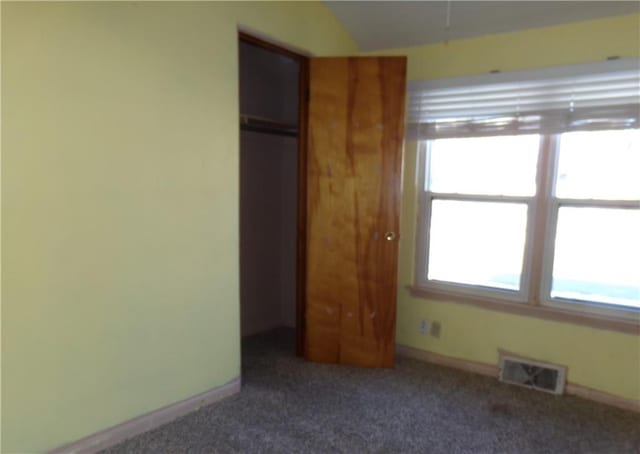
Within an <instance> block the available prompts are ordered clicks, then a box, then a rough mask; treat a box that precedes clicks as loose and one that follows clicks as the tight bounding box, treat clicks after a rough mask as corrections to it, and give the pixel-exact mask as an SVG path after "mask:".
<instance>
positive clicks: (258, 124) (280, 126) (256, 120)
mask: <svg viewBox="0 0 640 454" xmlns="http://www.w3.org/2000/svg"><path fill="white" fill-rule="evenodd" d="M240 129H242V130H244V131H256V132H263V133H266V134H276V135H281V136H289V137H298V128H297V126H296V125H292V124H287V123H280V122H277V121H273V120H268V119H266V118H260V117H254V116H251V115H240Z"/></svg>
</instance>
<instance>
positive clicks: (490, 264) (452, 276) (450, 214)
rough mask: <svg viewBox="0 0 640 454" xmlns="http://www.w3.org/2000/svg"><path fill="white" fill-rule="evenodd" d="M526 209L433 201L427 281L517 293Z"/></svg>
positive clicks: (487, 203) (515, 205)
mask: <svg viewBox="0 0 640 454" xmlns="http://www.w3.org/2000/svg"><path fill="white" fill-rule="evenodd" d="M526 227H527V205H525V204H521V203H497V202H461V201H451V200H434V201H433V203H432V210H431V229H430V234H429V272H428V279H430V280H439V281H448V282H456V283H461V284H471V285H480V286H485V287H496V288H500V289H509V290H519V288H520V275H521V273H522V258H523V254H524V244H525V234H526Z"/></svg>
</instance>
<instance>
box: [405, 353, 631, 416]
mask: <svg viewBox="0 0 640 454" xmlns="http://www.w3.org/2000/svg"><path fill="white" fill-rule="evenodd" d="M396 353H397V354H398V355H399V356H405V357H408V358H413V359H417V360H420V361H425V362H428V363H433V364H439V365H441V366H446V367H451V368H453V369H460V370H464V371H466V372H473V373H476V374H480V375H486V376H489V377H495V378H497V377H498V372H499V371H498V366H497V365H493V364H486V363H479V362H475V361H468V360H466V359H460V358H453V357H451V356H445V355H440V354H438V353H433V352H429V351H426V350H420V349H417V348H413V347H409V346H407V345H400V344H398V345H396ZM565 392H566V393H567V394H572V395H574V396H578V397H582V398H584V399H588V400H593V401H595V402H600V403H602V404H606V405H611V406H613V407H618V408H622V409H624V410H631V411H635V412H640V400H637V399H627V398H624V397H620V396H615V395H613V394H609V393H607V392H604V391H599V390H597V389H592V388H588V387H586V386H582V385H578V384H576V383H570V382H568V383H567V386H566V387H565Z"/></svg>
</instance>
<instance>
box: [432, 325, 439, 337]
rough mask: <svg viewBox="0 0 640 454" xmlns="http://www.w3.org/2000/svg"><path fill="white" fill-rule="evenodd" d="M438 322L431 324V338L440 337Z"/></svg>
mask: <svg viewBox="0 0 640 454" xmlns="http://www.w3.org/2000/svg"><path fill="white" fill-rule="evenodd" d="M440 328H441V326H440V322H433V323H432V324H431V335H432V336H433V337H440Z"/></svg>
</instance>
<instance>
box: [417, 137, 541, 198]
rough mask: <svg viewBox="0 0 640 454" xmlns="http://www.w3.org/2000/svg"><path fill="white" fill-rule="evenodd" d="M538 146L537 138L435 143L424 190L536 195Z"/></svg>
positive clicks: (452, 140)
mask: <svg viewBox="0 0 640 454" xmlns="http://www.w3.org/2000/svg"><path fill="white" fill-rule="evenodd" d="M539 144H540V137H539V136H538V135H526V136H499V137H471V138H463V139H440V140H434V141H433V142H431V151H430V159H429V161H430V164H429V165H430V169H427V175H428V177H427V181H426V186H425V190H429V191H432V192H444V193H457V194H486V195H516V196H531V195H534V194H535V192H536V164H537V160H538V148H539Z"/></svg>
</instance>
